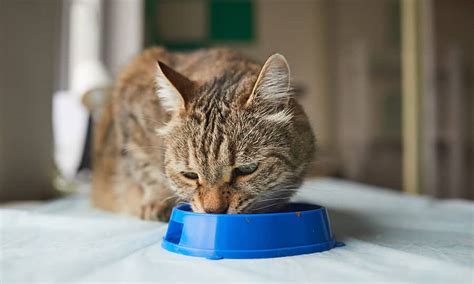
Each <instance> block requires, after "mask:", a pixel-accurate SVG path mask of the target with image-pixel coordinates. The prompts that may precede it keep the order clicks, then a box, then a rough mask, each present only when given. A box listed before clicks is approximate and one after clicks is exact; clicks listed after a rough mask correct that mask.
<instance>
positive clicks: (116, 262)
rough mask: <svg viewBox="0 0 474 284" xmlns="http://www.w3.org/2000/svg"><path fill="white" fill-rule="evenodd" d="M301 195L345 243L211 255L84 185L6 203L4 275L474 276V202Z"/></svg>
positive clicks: (333, 185) (332, 186) (315, 190)
mask: <svg viewBox="0 0 474 284" xmlns="http://www.w3.org/2000/svg"><path fill="white" fill-rule="evenodd" d="M295 200H298V201H307V202H313V203H318V204H321V205H324V206H326V207H327V208H328V210H329V215H330V217H331V221H332V225H333V231H334V232H335V234H336V236H337V239H338V240H339V241H343V242H345V244H346V246H345V247H340V248H336V249H333V250H330V251H327V252H323V253H315V254H309V255H300V256H293V257H283V258H273V259H256V260H227V259H224V260H217V261H211V260H206V259H201V258H195V257H188V256H182V255H177V254H173V253H170V252H167V251H165V250H163V249H162V248H161V247H160V243H161V238H162V236H163V235H164V233H165V231H166V224H164V223H159V222H145V221H141V220H137V219H134V218H130V217H125V216H117V215H112V214H108V213H106V212H102V211H100V210H97V209H93V208H91V207H90V205H89V202H88V199H87V195H86V194H84V193H83V194H75V195H73V196H70V197H67V198H63V199H60V200H56V201H53V202H48V203H45V204H43V205H39V206H37V207H35V208H33V209H24V208H21V209H12V208H8V209H1V210H0V212H1V235H0V236H1V251H0V280H1V281H0V282H1V283H13V282H28V283H31V282H40V281H42V282H48V283H50V282H61V283H64V282H105V281H119V282H120V281H121V282H127V283H129V282H147V281H153V282H155V283H157V282H159V283H168V282H183V283H190V282H205V283H209V282H217V283H224V282H236V283H237V282H282V281H288V282H298V283H301V282H307V283H314V282H315V281H324V282H332V281H334V282H364V283H367V282H373V283H380V282H385V281H390V282H394V281H395V282H422V283H473V281H474V220H473V219H474V203H473V202H468V201H461V200H448V201H439V200H434V199H430V198H427V197H412V196H406V195H402V194H400V193H397V192H393V191H389V190H384V189H380V188H375V187H370V186H367V185H363V184H357V183H352V182H345V181H340V180H334V179H320V180H310V181H308V182H307V183H306V184H305V185H304V187H303V188H302V189H301V191H300V193H299V195H298V196H297V197H296V198H295Z"/></svg>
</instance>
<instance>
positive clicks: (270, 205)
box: [252, 203, 279, 212]
mask: <svg viewBox="0 0 474 284" xmlns="http://www.w3.org/2000/svg"><path fill="white" fill-rule="evenodd" d="M278 205H279V204H278V203H272V204H269V205H267V206H262V207H258V208H253V209H252V211H256V212H258V211H260V210H262V209H265V208H270V207H274V206H278Z"/></svg>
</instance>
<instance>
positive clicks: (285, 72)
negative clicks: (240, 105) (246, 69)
mask: <svg viewBox="0 0 474 284" xmlns="http://www.w3.org/2000/svg"><path fill="white" fill-rule="evenodd" d="M289 97H290V67H289V66H288V62H287V61H286V59H285V57H284V56H283V55H281V54H278V53H275V54H273V55H272V56H270V57H269V58H268V59H267V61H265V64H264V65H263V67H262V70H261V71H260V74H259V75H258V78H257V82H256V83H255V85H254V87H253V90H252V93H251V94H250V97H249V98H248V100H247V102H246V103H245V105H246V106H248V105H250V104H252V103H253V102H254V101H256V100H262V101H268V102H271V103H286V102H288V99H289Z"/></svg>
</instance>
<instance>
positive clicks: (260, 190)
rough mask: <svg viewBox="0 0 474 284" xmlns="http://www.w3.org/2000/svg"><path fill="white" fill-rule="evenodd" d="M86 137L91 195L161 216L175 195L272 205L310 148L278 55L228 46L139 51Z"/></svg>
mask: <svg viewBox="0 0 474 284" xmlns="http://www.w3.org/2000/svg"><path fill="white" fill-rule="evenodd" d="M93 144H94V147H93V148H94V150H93V172H92V202H93V204H95V205H96V206H98V207H100V208H103V209H107V210H110V211H115V212H122V213H128V214H132V215H136V216H139V217H141V218H142V219H146V220H161V221H167V220H168V218H169V216H170V212H171V209H172V207H173V206H174V205H176V204H177V203H178V202H189V203H190V204H191V206H192V209H193V210H194V211H195V212H202V213H227V214H238V213H260V212H270V211H275V210H277V209H279V208H280V207H281V206H283V205H284V204H285V203H286V202H287V201H288V200H289V199H290V198H291V197H292V195H293V194H294V193H295V191H296V190H297V189H298V187H299V186H300V185H301V183H302V180H303V177H304V175H305V172H306V171H307V169H308V165H309V164H310V162H311V161H312V159H313V156H314V153H315V138H314V135H313V132H312V129H311V127H310V124H309V122H308V119H307V117H306V115H305V113H304V111H303V109H302V107H301V106H300V105H299V104H298V103H297V102H296V100H295V99H294V98H292V97H291V91H290V70H289V67H288V63H287V61H286V59H285V57H283V56H282V55H280V54H274V55H272V56H270V57H269V58H268V59H267V60H266V62H265V63H264V64H263V66H260V65H258V64H257V63H255V62H253V61H251V60H249V59H247V58H246V57H244V56H243V55H241V54H240V53H238V52H236V51H233V50H229V49H225V48H211V49H202V50H197V51H194V52H190V53H178V52H176V53H173V52H168V51H167V50H165V49H164V48H160V47H156V48H151V49H147V50H145V51H143V52H142V53H141V54H139V55H138V56H137V57H136V58H134V59H133V60H131V62H130V63H129V64H128V65H126V66H125V67H124V68H123V70H122V71H121V73H120V74H119V75H118V77H117V80H116V84H115V86H114V90H113V93H112V95H111V98H110V100H109V102H108V104H107V105H106V107H105V108H104V109H103V111H102V112H101V116H100V119H99V121H98V122H97V125H96V126H95V131H94V142H93Z"/></svg>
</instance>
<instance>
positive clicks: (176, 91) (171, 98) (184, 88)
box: [156, 61, 193, 112]
mask: <svg viewBox="0 0 474 284" xmlns="http://www.w3.org/2000/svg"><path fill="white" fill-rule="evenodd" d="M156 89H157V95H158V97H159V98H160V102H161V105H162V106H163V108H164V109H165V110H166V111H169V112H179V111H183V110H185V109H186V104H187V103H188V102H189V100H190V98H191V94H192V89H193V82H192V81H191V80H189V79H188V78H186V77H185V76H184V75H182V74H180V73H178V72H177V71H175V70H173V69H172V68H171V67H169V66H168V65H166V64H165V63H163V62H161V61H158V62H157V71H156Z"/></svg>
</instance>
